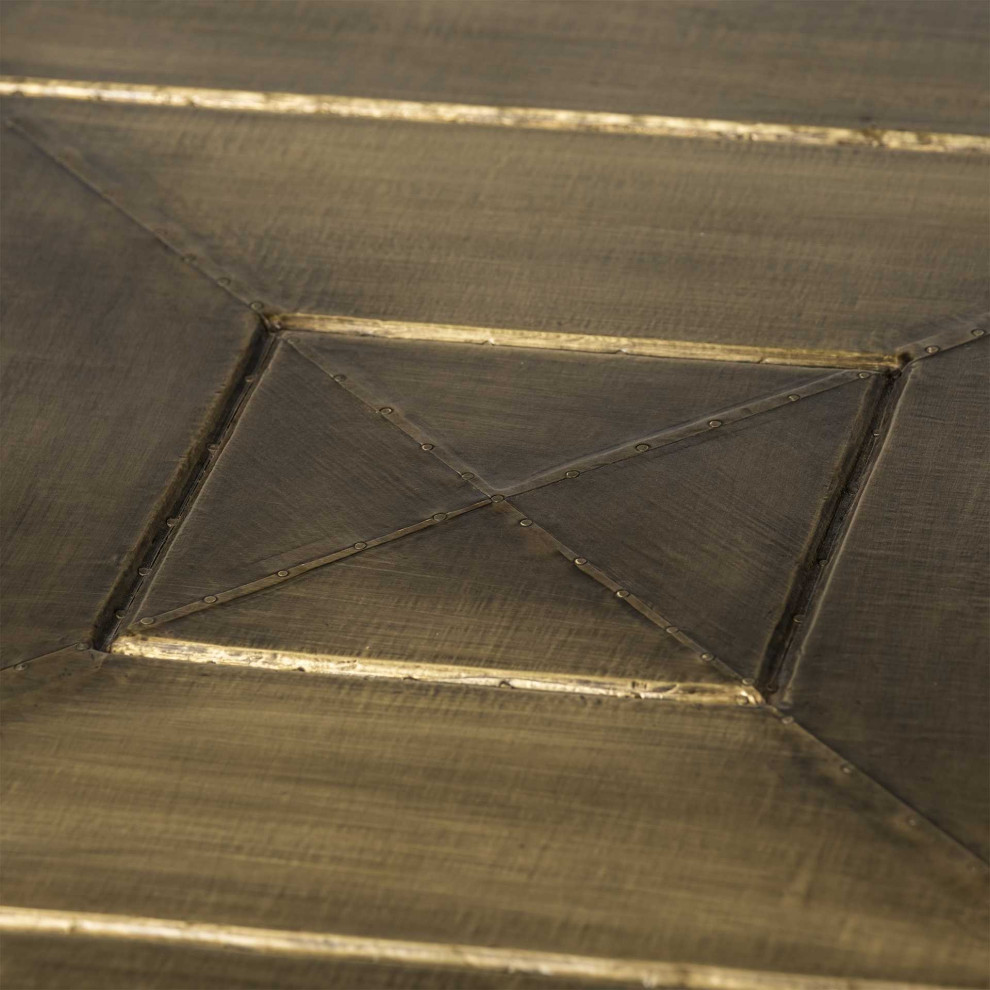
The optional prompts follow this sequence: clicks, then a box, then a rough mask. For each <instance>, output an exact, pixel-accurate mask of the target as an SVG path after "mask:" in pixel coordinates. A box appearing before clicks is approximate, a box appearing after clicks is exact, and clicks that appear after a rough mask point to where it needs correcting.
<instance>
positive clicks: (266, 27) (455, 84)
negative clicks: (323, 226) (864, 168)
mask: <svg viewBox="0 0 990 990" xmlns="http://www.w3.org/2000/svg"><path fill="white" fill-rule="evenodd" d="M987 28H988V16H987V8H986V5H985V4H983V3H980V2H976V0H973V2H968V0H967V2H960V0H954V2H952V3H945V2H931V0H929V2H917V0H912V2H905V0H895V2H891V0H884V2H883V3H881V4H876V3H863V2H836V0H828V2H824V0H816V2H808V0H803V2H801V3H793V2H780V0H778V2H769V3H768V2H765V0H755V2H753V0H745V2H741V0H734V2H733V3H720V2H712V0H706V2H697V0H692V2H690V3H683V2H679V3H656V2H649V0H646V2H623V3H621V4H616V3H608V2H590V0H582V2H580V3H566V2H565V3H545V2H527V3H499V2H491V0H484V2H479V0H472V2H471V3H470V4H464V3H459V2H456V0H452V2H441V3H435V2H426V3H424V2H403V3H365V4H356V3H328V2H320V3H285V2H280V3H277V4H268V3H239V4H238V5H237V6H236V7H232V6H231V4H230V3H229V2H217V0H213V2H203V0H198V2H197V3H195V4H190V3H184V4H175V3H156V2H151V0H142V3H141V4H140V5H135V4H133V3H128V2H126V0H121V2H118V3H101V2H96V3H93V2H90V3H86V4H85V5H82V4H78V3H56V2H52V0H45V2H35V3H22V2H15V0H7V2H6V3H4V5H3V29H4V35H5V44H4V48H5V52H4V58H3V71H4V72H7V73H15V74H19V75H33V76H56V77H61V78H70V79H95V80H100V81H105V80H111V81H112V80H117V81H121V82H126V83H129V82H146V83H157V84H165V85H178V86H205V87H223V88H231V89H255V90H257V89H261V90H287V91H292V92H299V93H341V94H345V95H351V96H358V97H367V96H376V97H389V98H393V99H404V100H427V101H432V100H442V101H454V102H464V103H482V104H498V105H512V104H516V105H523V106H545V107H567V108H573V109H576V110H603V111H623V112H626V113H636V114H638V113H653V114H677V115H680V116H687V117H724V118H730V119H742V120H771V121H781V122H783V123H785V124H789V123H794V122H797V123H802V124H815V125H835V126H848V127H861V128H871V127H872V128H881V129H882V128H889V127H894V128H907V129H911V130H915V129H917V130H921V131H961V132H971V133H978V134H979V133H985V132H986V129H987V123H986V121H987V110H988V101H987V94H986V91H985V89H984V88H981V87H980V86H979V85H978V84H977V82H976V80H979V79H984V78H986V75H987V68H988V65H987V52H986V46H985V44H984V43H983V39H984V38H985V37H986V33H987Z"/></svg>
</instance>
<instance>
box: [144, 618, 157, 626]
mask: <svg viewBox="0 0 990 990" xmlns="http://www.w3.org/2000/svg"><path fill="white" fill-rule="evenodd" d="M154 621H155V620H154V619H151V618H147V617H145V618H143V619H142V620H141V625H142V626H150V625H152V623H154Z"/></svg>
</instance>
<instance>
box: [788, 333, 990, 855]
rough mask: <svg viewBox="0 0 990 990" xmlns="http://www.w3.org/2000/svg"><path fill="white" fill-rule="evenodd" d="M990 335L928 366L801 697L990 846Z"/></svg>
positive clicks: (846, 559)
mask: <svg viewBox="0 0 990 990" xmlns="http://www.w3.org/2000/svg"><path fill="white" fill-rule="evenodd" d="M988 350H990V346H988V345H987V343H986V341H985V340H980V341H979V342H978V343H975V344H973V345H971V346H967V347H960V348H958V349H956V350H952V351H948V352H946V353H944V354H936V355H935V356H934V357H931V358H926V359H925V360H924V361H921V362H919V363H918V364H917V365H915V366H912V368H911V371H910V373H909V375H908V379H907V384H906V386H905V389H904V394H903V397H902V398H901V400H900V402H899V404H898V406H897V412H896V415H895V418H894V421H893V423H892V425H891V431H890V437H889V439H888V440H887V442H886V445H885V446H884V448H883V452H882V454H881V456H880V459H879V461H878V463H877V465H876V468H875V470H874V472H873V474H872V476H871V478H870V481H869V484H868V487H867V488H866V489H865V490H864V492H863V494H862V501H861V503H860V505H859V506H858V507H857V509H856V512H855V515H854V517H853V519H852V523H851V526H850V529H849V533H848V535H847V537H846V539H845V542H844V543H843V545H842V547H841V550H840V551H839V553H838V556H837V557H836V558H835V560H834V562H833V563H832V564H831V565H830V576H829V579H828V584H827V585H826V587H825V590H824V594H823V597H822V598H821V601H820V604H819V607H818V609H817V612H816V614H815V615H814V617H813V624H812V625H811V626H810V628H809V631H808V636H807V640H806V642H805V643H804V644H803V647H802V649H801V650H800V653H799V656H798V660H797V667H796V672H795V675H794V678H793V680H792V681H791V684H790V688H789V689H788V691H787V693H786V695H785V697H786V700H787V701H789V702H790V703H791V704H793V706H794V712H795V715H797V717H799V718H800V719H801V720H802V721H804V722H805V723H806V724H807V725H808V726H809V728H811V729H812V730H813V731H815V732H816V733H819V734H820V735H821V736H822V737H823V738H824V739H826V740H827V741H828V742H829V743H830V744H831V745H833V746H834V747H835V748H836V749H837V750H839V751H840V752H842V753H844V754H846V755H847V756H848V757H849V758H850V759H851V760H853V761H855V762H856V763H857V764H858V765H860V766H861V767H863V769H864V770H866V771H868V772H869V773H871V774H873V775H874V776H875V777H876V778H877V779H878V780H880V781H882V782H883V783H884V784H886V785H887V786H888V787H890V788H891V789H892V790H894V791H896V792H897V793H898V794H900V795H901V796H903V797H904V798H905V799H906V800H908V801H910V802H911V803H912V804H913V805H914V806H915V807H916V808H918V809H919V810H920V811H922V812H923V813H924V814H926V815H928V816H930V817H931V818H932V819H933V820H934V821H936V822H938V823H939V824H940V825H941V826H942V827H943V828H945V829H947V830H948V831H949V832H951V833H952V834H953V835H955V836H956V837H957V838H958V839H959V840H960V841H961V842H963V843H965V844H967V845H968V846H970V847H971V848H972V849H974V850H975V851H977V852H979V853H980V854H981V855H983V856H986V855H987V852H988V844H987V832H988V829H990V796H988V789H990V766H988V762H990V761H988V757H990V711H988V696H990V683H988V659H987V658H988V654H990V642H988V638H990V637H988V623H990V616H988V610H987V600H986V592H987V588H988V586H990V548H988V545H987V536H988V532H990V495H988V493H990V472H988V457H987V454H988V450H987V439H986V427H987V422H988V418H990V417H988V412H990V400H988V396H990V388H988V386H990V374H988V371H990V368H988V357H990V355H988V353H987V352H988Z"/></svg>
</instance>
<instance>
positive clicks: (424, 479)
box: [143, 345, 483, 615]
mask: <svg viewBox="0 0 990 990" xmlns="http://www.w3.org/2000/svg"><path fill="white" fill-rule="evenodd" d="M480 498H483V496H482V495H481V494H480V493H479V492H478V491H477V490H476V489H474V488H473V487H472V486H471V485H470V484H468V483H467V482H466V481H464V480H463V479H462V478H461V477H460V476H459V475H458V474H457V472H456V471H454V470H452V469H451V468H448V467H446V466H445V465H444V464H441V463H440V462H439V461H437V459H436V458H434V457H432V456H431V455H430V454H429V453H428V452H426V451H423V450H421V449H420V448H419V445H418V444H415V443H413V442H412V441H411V440H410V439H409V438H408V437H407V436H405V435H404V434H403V433H401V432H400V431H399V430H398V429H396V428H395V427H394V426H393V425H392V424H391V423H389V422H388V421H387V420H386V419H385V418H384V417H383V416H381V415H380V414H379V413H377V412H376V411H375V410H373V409H370V408H368V407H367V406H366V405H364V404H363V403H362V402H360V401H359V400H358V399H356V398H355V397H354V396H352V395H351V394H349V393H348V392H347V391H345V390H344V389H343V388H342V387H341V386H340V385H339V384H338V383H336V382H335V381H334V380H333V379H332V378H331V376H330V375H328V374H327V373H326V372H325V371H323V370H322V369H321V368H319V367H317V366H316V365H314V364H313V363H312V362H311V361H309V360H308V359H307V358H306V357H304V356H303V355H302V354H300V353H299V352H298V351H296V350H295V349H294V348H293V347H291V346H287V345H280V346H279V347H278V348H277V350H276V353H275V355H274V357H273V359H272V362H271V364H270V366H269V367H268V369H267V371H266V372H265V373H264V374H263V375H262V376H261V379H260V382H259V383H258V386H257V388H256V390H255V391H254V393H253V394H252V395H251V396H250V398H249V399H248V401H247V403H246V405H245V406H244V411H243V413H242V414H241V416H240V418H239V420H238V423H237V426H236V429H235V430H234V432H233V435H232V436H231V438H230V440H229V441H228V442H227V443H226V444H225V446H224V447H223V449H222V450H221V451H219V452H218V454H217V457H216V463H215V466H214V467H213V469H212V471H211V472H210V475H209V478H208V479H207V481H206V483H205V484H204V486H203V488H202V491H201V493H200V495H199V497H198V498H197V499H196V502H195V504H194V505H193V507H192V509H191V510H190V512H189V513H188V515H187V517H186V518H183V519H181V520H180V521H179V525H178V526H177V528H176V532H175V542H174V546H172V547H170V549H169V550H168V552H167V554H166V555H165V558H164V561H163V563H162V564H161V565H160V566H159V567H158V568H157V569H156V572H155V575H154V580H153V582H152V584H151V587H150V591H149V593H148V596H147V598H146V600H145V602H144V605H143V611H144V612H146V613H148V614H152V615H154V614H157V613H159V612H166V611H168V610H170V609H173V608H177V607H179V606H181V605H186V604H187V603H189V602H191V601H195V600H197V599H200V598H203V597H204V596H206V595H215V594H217V593H218V592H221V591H225V590H228V589H230V588H234V587H237V586H238V585H241V584H246V583H247V582H250V581H254V580H257V579H258V578H263V577H266V576H268V575H270V574H272V573H274V572H277V571H278V570H280V569H282V568H285V567H290V566H292V565H294V564H300V563H303V562H305V561H308V560H311V559H312V558H314V557H319V556H322V555H324V554H328V553H332V552H333V551H335V550H339V549H342V548H344V547H347V546H350V545H351V544H353V543H355V542H356V541H358V540H370V539H373V538H376V537H379V536H385V535H386V534H388V533H391V532H393V531H394V530H398V529H401V528H403V527H405V526H409V525H411V524H413V523H417V522H420V521H421V520H424V519H428V518H429V517H431V516H432V515H433V514H434V513H437V512H449V511H450V510H452V509H458V508H462V507H463V506H466V505H469V504H471V503H472V502H476V501H477V500H478V499H480Z"/></svg>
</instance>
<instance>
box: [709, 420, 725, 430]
mask: <svg viewBox="0 0 990 990" xmlns="http://www.w3.org/2000/svg"><path fill="white" fill-rule="evenodd" d="M708 425H709V426H710V427H711V428H712V429H713V430H714V429H715V427H716V426H721V425H722V420H720V419H710V420H708Z"/></svg>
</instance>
